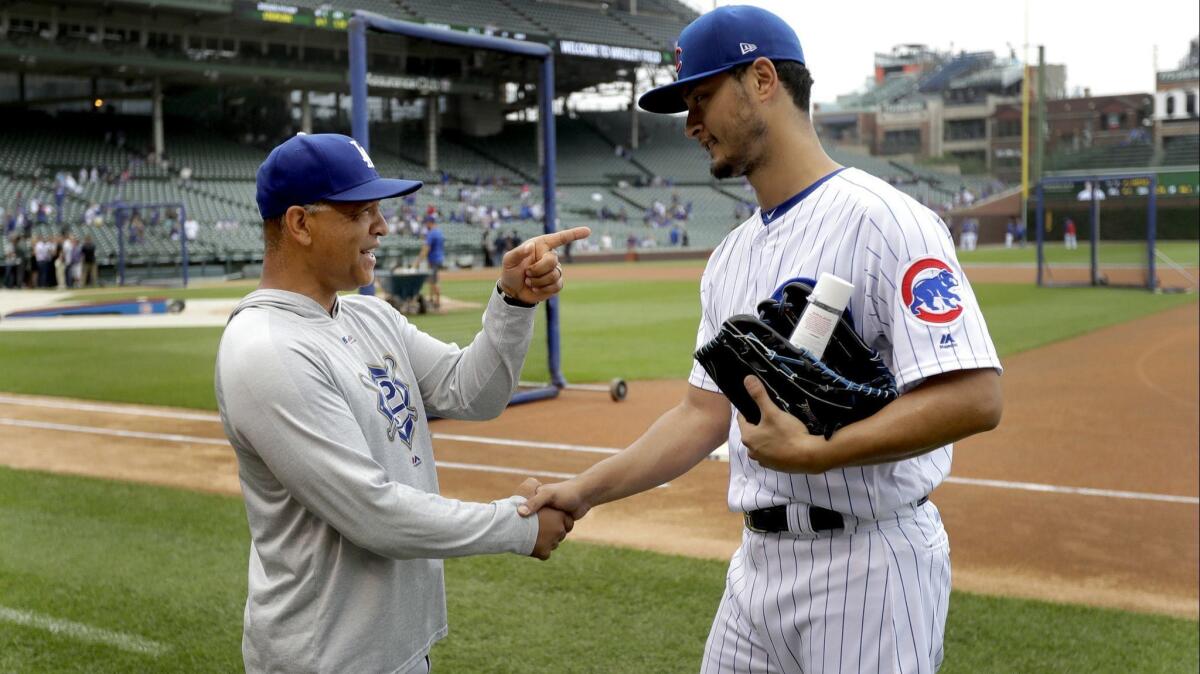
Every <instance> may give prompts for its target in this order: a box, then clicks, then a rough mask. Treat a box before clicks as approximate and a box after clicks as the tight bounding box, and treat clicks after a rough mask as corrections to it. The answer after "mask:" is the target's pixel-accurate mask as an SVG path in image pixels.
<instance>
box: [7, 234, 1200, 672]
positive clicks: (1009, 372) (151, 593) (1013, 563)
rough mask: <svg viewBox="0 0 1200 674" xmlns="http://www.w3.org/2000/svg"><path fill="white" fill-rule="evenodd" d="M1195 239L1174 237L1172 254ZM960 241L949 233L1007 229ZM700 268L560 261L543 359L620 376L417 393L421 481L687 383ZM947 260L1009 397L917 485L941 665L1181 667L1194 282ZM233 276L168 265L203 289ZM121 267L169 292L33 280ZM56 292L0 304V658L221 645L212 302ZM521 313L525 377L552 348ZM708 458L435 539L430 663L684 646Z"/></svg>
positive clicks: (473, 665) (631, 666) (551, 668)
mask: <svg viewBox="0 0 1200 674" xmlns="http://www.w3.org/2000/svg"><path fill="white" fill-rule="evenodd" d="M1196 251H1197V248H1196V245H1195V244H1194V243H1193V244H1189V245H1182V246H1180V247H1179V249H1178V250H1173V251H1172V252H1171V255H1172V258H1173V259H1175V260H1177V261H1179V262H1180V263H1181V264H1183V265H1185V266H1186V267H1189V268H1192V271H1193V273H1194V267H1195V266H1196V264H1197V257H1198V256H1197V252H1196ZM978 252H979V253H980V255H979V256H978V257H979V259H977V260H972V259H970V257H969V256H964V263H966V264H971V263H972V262H976V263H980V264H988V265H1006V264H1016V265H1021V264H1023V263H1025V262H1026V261H1027V258H1025V257H1023V256H1027V255H1029V253H1028V250H1027V249H1026V250H1024V251H1020V250H1016V249H1015V250H1014V251H1007V250H987V251H978ZM1074 252H1075V251H1072V253H1074ZM1122 255H1124V254H1123V253H1122ZM1120 261H1124V260H1123V259H1122V260H1120ZM700 269H701V266H700V263H695V262H687V263H671V264H638V265H625V264H621V265H587V266H581V265H575V266H572V267H570V268H568V271H567V273H568V276H567V278H568V283H567V289H566V290H565V291H564V294H563V298H562V339H563V364H564V369H565V374H566V376H567V378H568V379H569V380H571V381H573V382H606V381H607V380H609V379H610V378H612V377H622V378H624V379H626V380H629V381H630V395H629V398H628V399H627V400H626V401H624V402H621V403H613V402H611V401H610V400H608V398H607V396H604V395H602V394H598V393H591V392H581V391H567V392H565V393H564V395H562V396H561V397H560V398H559V399H557V400H553V401H548V402H540V403H533V404H529V405H524V406H519V407H514V408H510V409H509V410H508V411H506V412H505V413H504V414H503V415H502V416H501V417H500V418H499V419H497V420H494V421H491V422H485V423H466V422H452V421H444V420H443V421H437V422H434V423H433V424H432V431H433V432H434V441H435V448H436V450H437V452H438V462H439V467H440V468H439V476H440V480H441V483H442V488H443V491H444V493H446V494H447V495H449V496H453V497H458V498H464V499H471V500H490V499H494V498H499V497H503V496H505V495H507V494H509V493H511V490H512V489H513V488H514V487H515V486H516V485H517V484H518V483H519V482H520V481H521V480H522V479H523V478H524V477H525V476H526V475H534V476H537V477H539V479H542V480H543V481H551V480H555V479H561V478H563V477H566V476H569V475H572V474H575V473H578V472H580V471H582V470H583V469H585V468H586V467H587V466H588V465H590V464H592V463H594V462H595V461H598V460H600V459H602V458H603V457H604V456H605V455H607V454H609V453H611V452H612V451H615V449H616V448H619V447H623V446H624V444H625V443H627V442H629V441H630V440H632V439H633V438H635V437H636V436H637V435H638V434H639V433H640V431H641V430H643V429H644V428H645V427H646V426H647V425H648V424H649V423H650V422H651V421H652V420H653V419H654V418H656V417H657V416H658V414H660V413H661V412H662V411H664V410H665V409H667V408H668V407H670V406H671V405H672V404H673V403H674V402H675V401H676V400H678V398H679V397H680V396H681V395H682V393H683V391H684V390H685V387H686V382H685V381H684V377H685V376H686V374H687V372H688V369H689V366H690V353H691V350H692V347H693V343H694V339H695V326H696V323H697V320H698V317H699V301H698V296H697V287H696V281H697V279H698V277H699V273H700ZM968 276H969V277H971V278H972V279H976V282H975V289H976V294H977V295H978V298H979V301H980V303H981V305H982V307H983V310H984V313H985V315H986V317H987V320H988V325H989V328H990V330H991V333H992V337H993V339H994V341H995V343H996V345H997V348H998V349H999V351H1000V354H1001V356H1002V358H1003V359H1004V362H1005V366H1006V373H1005V376H1004V378H1003V383H1004V387H1005V398H1006V410H1005V418H1004V420H1003V422H1002V423H1001V425H1000V427H999V428H998V429H997V430H995V431H993V432H992V433H989V434H986V435H984V436H979V437H975V438H971V439H969V440H967V441H965V442H963V443H960V444H959V445H958V446H957V447H956V455H955V466H954V472H953V475H952V476H951V477H950V478H949V479H948V480H947V482H946V483H945V484H944V485H943V486H942V487H940V488H939V489H938V490H937V491H936V492H935V493H934V494H933V496H932V499H933V501H934V502H935V503H937V505H938V507H939V508H940V509H941V511H942V513H943V517H944V520H945V522H946V527H947V529H948V531H949V534H950V538H951V546H952V557H953V560H954V588H955V591H954V593H953V595H952V600H951V606H950V616H949V621H948V627H947V636H946V640H947V643H946V653H947V655H946V664H945V666H944V668H943V671H947V672H985V671H986V672H993V671H1012V672H1033V671H1037V672H1042V671H1063V672H1066V671H1089V672H1130V671H1147V672H1194V671H1196V670H1197V669H1198V668H1200V636H1198V635H1200V628H1198V623H1197V618H1200V583H1198V582H1197V570H1198V569H1200V498H1198V497H1200V476H1198V470H1200V463H1198V445H1197V436H1198V431H1200V407H1198V406H1200V392H1198V383H1197V382H1198V380H1200V364H1198V351H1200V311H1198V304H1197V301H1196V296H1195V295H1194V294H1192V295H1184V294H1180V295H1155V294H1150V293H1146V292H1143V291H1134V290H1120V289H1104V288H1099V289H1038V288H1036V287H1033V286H1032V285H1030V284H1028V283H1027V282H1025V281H1026V279H1027V277H1028V268H1027V267H1025V266H1017V267H1014V268H1013V269H1012V270H1010V271H1008V272H1005V271H1004V270H1000V271H997V270H996V269H994V268H992V269H989V270H988V271H987V273H983V271H982V270H981V272H980V273H979V274H978V275H976V273H975V272H974V271H973V270H972V269H970V268H969V269H968ZM985 277H986V282H982V280H983V279H984V278H985ZM493 281H494V273H492V272H491V271H490V270H486V271H471V272H459V273H454V274H448V275H447V280H446V281H445V282H444V283H443V293H444V294H445V295H446V296H448V297H451V298H454V299H455V300H458V302H459V304H458V306H459V307H460V308H458V309H455V310H453V311H450V312H448V313H446V314H442V315H429V316H420V317H414V319H413V320H414V322H416V323H417V324H418V325H419V326H420V327H422V328H423V329H425V330H426V331H428V332H430V333H431V334H434V335H436V336H438V337H440V338H442V339H444V340H447V341H457V342H459V343H460V344H463V343H466V342H468V341H469V340H470V339H471V337H472V335H473V334H474V332H475V331H476V329H477V327H478V321H479V312H480V307H481V303H482V302H483V301H485V299H486V297H487V293H488V292H489V290H490V286H491V284H492V282H493ZM252 287H253V286H252V284H246V283H234V284H215V285H203V286H198V287H193V288H190V289H188V290H186V291H171V292H169V293H166V294H169V295H170V296H172V297H182V298H186V299H188V300H190V301H191V302H192V304H194V305H200V304H202V303H203V302H211V303H213V304H212V306H214V307H220V306H228V303H229V302H232V301H234V300H236V298H238V297H240V296H242V295H244V294H245V293H247V292H249V290H250V289H252ZM143 294H163V293H161V292H159V291H154V290H152V289H124V290H120V291H113V290H99V291H88V292H80V293H76V294H75V295H73V296H62V295H58V296H53V297H49V296H47V297H44V298H42V299H43V300H44V301H45V302H54V301H60V302H76V301H82V300H92V299H100V298H105V299H114V298H119V297H132V296H136V295H143ZM11 298H12V295H7V296H4V295H0V300H6V301H8V300H11ZM39 301H41V300H39ZM221 302H224V303H225V304H224V305H221V304H219V303H221ZM0 311H3V310H0ZM188 311H192V306H189V309H188ZM186 313H187V312H185V315H186ZM67 320H70V319H50V320H48V321H47V322H46V323H42V324H30V325H29V326H28V328H26V327H25V326H24V325H19V326H14V325H13V323H14V321H5V322H4V323H3V324H0V392H2V393H0V466H4V467H0V534H2V536H0V539H2V541H3V542H2V543H0V671H89V672H93V671H99V672H108V671H112V672H118V671H121V672H124V671H230V670H237V669H239V668H240V666H241V654H240V638H241V625H242V609H243V606H244V601H245V591H246V564H247V553H248V543H249V536H248V531H247V528H246V520H245V513H244V509H243V506H242V502H241V499H240V497H239V495H238V483H237V475H236V462H235V459H234V455H233V452H232V450H231V449H230V448H229V447H228V445H227V444H226V443H225V441H224V436H223V434H222V431H221V427H220V424H219V422H218V421H217V419H216V416H215V409H216V403H215V400H214V397H213V391H212V373H213V363H214V358H215V353H216V348H217V343H218V340H219V338H220V334H221V329H220V327H177V328H153V327H149V328H143V329H136V330H135V329H119V328H117V329H113V328H98V327H86V328H82V327H81V328H79V329H53V330H40V329H35V328H38V327H45V326H50V327H55V328H62V327H64V325H65V326H66V327H68V328H69V327H71V326H72V325H73V324H71V323H66V324H64V321H67ZM537 334H538V338H537V342H535V344H534V346H533V348H532V349H531V354H530V357H529V359H528V361H527V363H526V366H525V371H524V377H523V378H524V379H528V380H544V379H545V377H546V365H545V358H544V354H545V347H544V343H543V341H542V339H543V338H542V331H540V330H539V331H538V333H537ZM727 477H728V466H727V465H726V464H721V463H718V462H704V463H702V464H701V465H700V466H698V467H697V468H696V469H695V470H693V471H692V472H691V473H689V474H688V475H686V476H684V477H683V478H681V479H679V480H677V481H674V482H672V483H670V484H669V485H666V486H665V487H663V488H660V489H656V490H652V492H650V493H647V494H643V495H639V496H637V497H634V498H631V499H628V500H626V501H623V502H620V503H615V504H610V505H607V506H602V507H600V508H597V509H596V510H595V511H593V513H591V514H589V516H588V517H587V518H586V519H584V520H582V521H581V522H580V523H579V524H578V525H577V527H576V531H575V534H574V535H573V536H572V538H571V539H569V540H568V541H567V542H566V543H565V544H564V545H563V547H562V548H560V549H559V551H558V552H557V553H556V554H555V556H554V558H553V559H551V560H550V561H549V562H545V563H539V562H536V561H534V560H532V559H525V558H517V557H515V556H494V557H481V558H474V559H464V560H451V561H448V562H447V564H446V569H447V590H448V594H449V602H450V637H449V638H448V639H447V640H445V641H444V642H442V643H441V644H440V645H439V646H437V647H436V648H435V649H434V651H433V656H432V657H433V661H434V666H435V671H448V672H477V671H479V672H483V671H487V672H509V671H511V672H517V671H520V672H690V671H696V669H697V666H698V663H699V657H700V654H701V651H702V649H703V646H704V639H705V636H706V634H707V631H708V626H709V623H710V621H711V619H712V616H713V613H714V611H715V609H716V605H717V602H718V600H719V598H720V593H721V590H722V587H723V584H724V575H725V561H724V560H726V559H727V558H728V556H729V554H731V552H732V551H733V549H734V548H735V546H736V545H737V541H738V536H739V531H740V522H739V519H738V518H737V517H735V516H734V515H732V514H731V513H729V512H728V510H727V509H726V507H725V490H726V482H727Z"/></svg>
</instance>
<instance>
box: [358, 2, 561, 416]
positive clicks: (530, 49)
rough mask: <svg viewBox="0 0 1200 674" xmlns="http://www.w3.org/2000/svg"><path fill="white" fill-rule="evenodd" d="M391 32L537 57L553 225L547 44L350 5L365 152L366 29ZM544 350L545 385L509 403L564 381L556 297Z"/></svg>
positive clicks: (546, 195) (547, 225)
mask: <svg viewBox="0 0 1200 674" xmlns="http://www.w3.org/2000/svg"><path fill="white" fill-rule="evenodd" d="M368 30H372V31H375V32H379V33H390V34H393V35H400V36H404V37H409V38H413V39H417V40H427V41H429V42H436V43H438V44H444V45H450V46H455V47H463V48H466V49H483V50H487V51H495V52H503V53H506V54H516V55H519V56H525V57H528V58H532V59H537V60H538V61H540V65H541V67H540V70H539V75H538V96H539V101H538V116H539V117H540V118H541V120H542V125H541V126H542V139H541V141H542V148H543V152H542V156H543V163H542V194H543V197H542V199H543V201H544V205H545V209H544V213H545V218H544V224H543V229H544V231H545V232H546V233H547V234H549V233H551V232H553V231H554V230H555V222H556V220H557V217H556V208H555V195H554V193H555V182H554V176H555V173H556V167H555V155H556V147H555V146H556V144H555V134H554V51H553V50H552V49H551V48H550V47H549V46H547V45H544V44H539V43H535V42H522V41H520V40H510V39H506V38H499V37H493V36H490V35H477V34H473V33H461V32H458V31H453V30H449V29H445V28H434V27H431V26H427V25H424V24H420V23H411V22H408V21H398V20H396V19H389V18H387V17H384V16H381V15H379V14H375V13H373V12H367V11H364V10H361V9H360V10H355V12H354V15H353V16H352V17H351V19H350V25H349V30H348V34H349V52H350V53H349V55H350V101H351V109H350V129H351V130H350V133H351V135H352V136H353V137H354V139H355V140H356V141H358V144H359V145H361V146H362V147H363V149H364V150H366V151H368V152H370V149H371V145H370V130H369V128H368V124H367V122H368V113H367V31H368ZM546 349H547V354H546V355H547V358H548V360H549V370H550V384H549V385H548V386H544V387H541V388H536V389H530V390H524V391H519V392H517V393H516V394H514V395H513V397H512V400H511V402H510V404H514V405H515V404H518V403H524V402H532V401H534V400H544V399H546V398H553V397H555V396H557V395H558V392H559V389H561V388H564V387H565V386H566V385H567V380H566V379H565V378H564V377H563V374H562V368H561V366H560V360H561V349H560V343H559V331H558V298H557V297H552V298H550V299H549V300H547V301H546Z"/></svg>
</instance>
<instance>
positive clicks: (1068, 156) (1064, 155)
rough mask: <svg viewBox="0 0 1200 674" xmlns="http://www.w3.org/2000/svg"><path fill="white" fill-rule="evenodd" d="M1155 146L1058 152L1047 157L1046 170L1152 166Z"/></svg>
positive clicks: (1142, 145)
mask: <svg viewBox="0 0 1200 674" xmlns="http://www.w3.org/2000/svg"><path fill="white" fill-rule="evenodd" d="M1153 157H1154V147H1153V146H1152V145H1150V144H1149V143H1143V144H1137V145H1110V146H1106V147H1093V148H1089V149H1087V150H1083V151H1080V152H1057V153H1054V154H1051V155H1049V156H1048V157H1046V170H1050V171H1078V170H1082V171H1087V170H1092V169H1110V168H1137V167H1146V166H1150V163H1151V160H1152V159H1153Z"/></svg>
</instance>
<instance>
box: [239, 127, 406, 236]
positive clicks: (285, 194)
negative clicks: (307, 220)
mask: <svg viewBox="0 0 1200 674" xmlns="http://www.w3.org/2000/svg"><path fill="white" fill-rule="evenodd" d="M256 183H257V188H258V192H257V195H256V199H257V201H258V212H259V214H260V215H262V217H263V219H264V220H266V219H267V218H276V217H279V216H281V215H283V214H284V212H286V211H287V209H288V208H289V207H290V206H303V205H304V204H311V203H315V202H318V201H376V200H378V199H389V198H391V197H399V196H403V195H405V194H409V193H410V192H416V191H417V190H419V189H421V186H422V185H423V184H424V183H422V182H421V181H420V180H400V179H395V178H380V177H379V173H378V172H377V171H376V170H375V163H374V162H372V161H371V158H370V157H369V156H367V151H366V150H364V149H363V148H362V146H361V145H359V144H358V142H357V141H355V140H354V139H353V138H351V137H349V136H343V135H341V134H340V133H316V134H297V135H295V136H293V137H291V138H289V139H287V140H286V141H284V142H282V143H280V144H279V145H278V146H277V147H276V148H275V149H274V150H271V154H269V155H267V160H266V161H264V162H263V163H262V166H259V167H258V177H257V179H256Z"/></svg>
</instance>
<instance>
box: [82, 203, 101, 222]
mask: <svg viewBox="0 0 1200 674" xmlns="http://www.w3.org/2000/svg"><path fill="white" fill-rule="evenodd" d="M83 223H84V224H85V225H91V226H92V227H99V226H101V225H103V224H104V218H103V217H102V216H101V215H100V204H98V203H96V202H94V201H93V202H91V203H90V204H88V207H87V210H85V211H84V212H83Z"/></svg>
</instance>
